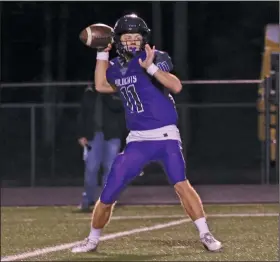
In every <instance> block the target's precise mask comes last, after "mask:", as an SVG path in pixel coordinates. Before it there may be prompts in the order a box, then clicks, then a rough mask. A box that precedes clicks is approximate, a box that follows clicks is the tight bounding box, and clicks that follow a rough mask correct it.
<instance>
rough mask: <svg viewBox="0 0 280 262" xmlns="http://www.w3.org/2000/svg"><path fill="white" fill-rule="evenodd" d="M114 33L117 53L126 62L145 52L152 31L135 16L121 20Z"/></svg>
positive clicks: (128, 16)
mask: <svg viewBox="0 0 280 262" xmlns="http://www.w3.org/2000/svg"><path fill="white" fill-rule="evenodd" d="M114 31H115V33H114V43H115V46H116V49H117V52H118V54H119V55H120V56H121V57H124V58H125V59H126V60H130V59H131V58H133V57H134V56H136V55H137V54H138V53H139V52H140V51H142V50H144V48H145V45H146V44H147V42H148V37H149V34H150V29H149V28H148V27H147V25H146V23H145V21H144V20H143V19H142V18H140V17H138V16H136V15H134V14H132V15H127V16H124V17H122V18H120V19H119V20H118V21H117V23H116V25H115V28H114ZM125 36H128V37H125ZM141 37H142V39H141V40H140V38H141Z"/></svg>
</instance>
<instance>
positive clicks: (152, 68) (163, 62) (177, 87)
mask: <svg viewBox="0 0 280 262" xmlns="http://www.w3.org/2000/svg"><path fill="white" fill-rule="evenodd" d="M145 51H146V59H145V60H144V61H142V60H141V59H139V63H140V65H141V66H142V67H143V68H145V69H146V70H147V73H148V74H150V75H152V76H154V77H155V78H156V79H157V80H158V81H159V82H160V83H161V84H162V85H164V86H165V87H166V88H168V89H169V90H170V91H171V92H172V93H174V94H177V93H179V92H180V91H181V90H182V84H181V81H180V80H179V79H178V78H177V77H176V76H175V75H173V74H171V73H169V71H171V69H172V67H173V65H172V62H171V59H170V58H169V56H168V55H167V53H163V52H162V53H160V54H159V57H161V59H159V61H158V62H156V63H157V64H158V65H159V66H157V65H156V64H154V60H155V47H153V48H151V47H150V46H149V45H148V44H147V45H146V46H145Z"/></svg>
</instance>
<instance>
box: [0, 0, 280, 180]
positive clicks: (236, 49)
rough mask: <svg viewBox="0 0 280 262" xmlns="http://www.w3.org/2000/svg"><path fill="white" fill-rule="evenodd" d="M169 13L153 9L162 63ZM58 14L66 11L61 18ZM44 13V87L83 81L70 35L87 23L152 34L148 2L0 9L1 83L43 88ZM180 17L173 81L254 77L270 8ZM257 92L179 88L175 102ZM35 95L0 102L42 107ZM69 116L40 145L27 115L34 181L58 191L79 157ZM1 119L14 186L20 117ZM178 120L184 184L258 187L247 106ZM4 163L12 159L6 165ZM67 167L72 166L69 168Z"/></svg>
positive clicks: (169, 40) (69, 94)
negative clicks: (180, 56)
mask: <svg viewBox="0 0 280 262" xmlns="http://www.w3.org/2000/svg"><path fill="white" fill-rule="evenodd" d="M65 6H66V7H65ZM174 6H175V2H161V12H162V21H158V23H161V24H162V39H163V44H162V49H163V50H164V51H167V52H168V53H169V54H170V56H171V57H173V56H174V50H173V49H174V39H173V32H174V28H176V25H175V24H174V22H173V20H174ZM47 10H48V11H47ZM62 10H64V11H65V10H67V11H66V13H65V14H64V15H62ZM46 12H48V14H49V15H50V21H49V26H50V28H49V30H51V31H50V32H51V39H50V40H49V41H50V42H49V43H50V45H51V52H50V54H49V59H50V60H49V61H50V63H51V72H50V74H49V75H48V79H49V80H51V81H58V80H59V81H63V80H65V81H76V80H82V81H87V80H89V79H92V77H91V72H92V70H93V69H94V66H95V50H93V49H90V48H87V47H85V46H84V45H83V44H82V43H81V42H80V40H79V37H78V36H79V33H80V31H81V30H82V29H84V28H85V27H86V26H88V25H89V24H93V23H97V22H102V23H105V24H108V25H110V26H113V25H114V23H115V22H116V20H117V19H118V18H119V17H120V16H122V15H125V14H127V13H130V12H135V13H137V14H138V15H139V16H141V17H142V18H143V19H145V20H146V22H147V24H148V26H149V27H150V28H151V29H152V30H153V28H152V26H153V23H152V16H153V13H152V2H80V1H79V2H64V3H61V2H45V3H41V2H37V3H36V2H32V3H31V2H29V3H28V2H2V23H1V81H2V82H32V81H36V82H38V81H44V80H46V75H45V71H44V66H45V60H44V48H45V46H46V41H47V40H46V32H47V29H46V26H45V25H46V21H45V19H46ZM187 14H188V15H187V23H188V27H187V31H186V34H187V46H186V48H187V52H186V57H184V59H185V60H186V61H187V62H186V63H187V67H186V73H185V74H184V76H181V75H179V76H180V77H181V79H182V80H187V79H259V78H260V71H261V62H262V52H263V50H264V33H265V31H264V30H265V26H266V25H267V24H268V23H277V24H278V23H279V3H278V2H269V1H267V2H189V3H188V11H187ZM63 20H64V25H65V26H66V27H65V28H66V34H65V36H66V48H65V52H66V53H65V57H66V59H65V64H64V65H63V69H64V70H65V71H64V70H62V71H61V68H60V67H61V61H60V52H61V49H60V47H59V36H60V34H61V28H62V25H63V22H62V21H63ZM152 42H153V39H152ZM176 52H180V50H176ZM45 59H46V58H45ZM175 67H176V64H175ZM181 71H182V70H181ZM257 87H258V86H257V85H250V86H246V85H219V86H215V85H211V86H186V87H185V88H186V89H187V90H188V92H187V93H188V95H187V96H184V95H185V93H183V95H181V96H179V97H178V98H177V101H179V103H196V104H198V105H201V104H203V103H210V102H212V103H214V102H223V103H229V102H248V103H255V102H256V99H257ZM83 88H84V87H58V88H56V94H55V101H59V102H64V103H77V102H79V101H80V99H81V96H82V92H83ZM43 94H44V91H43V88H42V87H36V88H33V87H32V88H3V89H2V90H1V96H0V99H1V101H0V103H30V102H36V103H42V102H43V98H44V95H43ZM77 110H78V109H77V108H74V109H65V110H64V111H63V113H62V114H61V115H60V118H59V120H57V121H56V132H55V141H54V142H52V143H51V145H46V144H45V143H43V142H42V133H43V131H42V130H41V128H42V127H41V126H42V125H41V122H42V117H41V115H42V109H36V121H37V122H36V129H37V130H36V143H37V144H36V150H37V151H36V152H37V153H36V155H37V158H36V176H37V177H38V181H39V180H40V179H42V181H43V179H45V178H48V179H49V178H50V177H51V180H52V183H51V184H59V183H62V182H58V181H60V180H59V179H60V178H61V177H64V178H67V179H68V178H71V179H73V180H74V179H78V178H79V179H82V176H83V174H82V161H81V156H80V153H81V152H80V151H79V148H78V146H77V145H76V137H75V118H76V113H77ZM1 111H2V113H0V117H1V122H2V125H1V143H0V144H1V149H0V153H1V156H4V155H5V156H6V157H7V158H5V157H4V158H2V157H1V158H2V161H3V159H4V161H3V164H1V170H0V172H1V173H3V174H4V176H5V178H6V179H7V180H16V179H17V180H18V179H19V174H18V173H19V172H20V173H21V176H22V177H21V178H22V179H21V178H20V179H19V180H21V181H23V182H22V183H28V179H29V176H30V175H29V172H30V164H29V163H30V156H29V152H30V138H29V136H30V135H29V132H30V110H29V109H11V108H4V109H1ZM179 111H180V110H179ZM58 113H59V112H58ZM58 113H57V114H58ZM60 113H61V112H60ZM188 114H189V117H190V122H188V123H189V124H188V126H187V129H188V130H189V131H188V132H189V142H188V150H187V153H188V163H189V176H190V179H191V180H193V182H194V183H259V182H260V144H259V142H258V140H257V110H256V108H255V107H251V108H216V109H215V108H214V109H196V108H195V109H191V110H189V111H188ZM180 115H181V111H180ZM181 121H182V120H181ZM183 121H184V120H183ZM19 123H21V124H20V125H19ZM19 130H20V132H19ZM66 137H67V139H66ZM8 140H9V142H7V141H8ZM11 141H12V142H11ZM69 144H70V146H69ZM15 152H17V153H16V154H15ZM5 159H6V161H5ZM8 159H9V161H10V159H13V163H10V162H9V161H8ZM69 159H70V161H69ZM70 162H73V165H69V164H68V163H70ZM4 163H5V164H4ZM15 163H17V164H15ZM241 170H242V172H241ZM244 170H245V172H243V171H244ZM153 172H156V171H153ZM210 173H212V174H210ZM218 173H219V174H218ZM213 174H214V175H213ZM215 174H218V175H216V176H215ZM157 179H158V180H157ZM151 180H153V182H151V183H157V182H155V181H161V182H158V183H165V182H166V181H165V178H164V177H163V176H162V175H159V177H156V176H155V179H152V178H151ZM26 181H27V182H26ZM55 181H56V182H55ZM79 181H80V180H79ZM162 181H164V182H162ZM38 183H39V182H38ZM42 183H47V182H42ZM136 183H137V181H136ZM139 183H143V182H141V181H140V182H139Z"/></svg>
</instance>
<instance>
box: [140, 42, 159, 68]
mask: <svg viewBox="0 0 280 262" xmlns="http://www.w3.org/2000/svg"><path fill="white" fill-rule="evenodd" d="M145 51H146V59H145V60H144V61H142V59H141V58H139V64H140V66H142V67H143V68H145V69H147V68H148V67H149V66H150V65H151V64H152V63H153V61H154V58H155V46H153V49H152V48H151V47H150V45H148V44H146V45H145Z"/></svg>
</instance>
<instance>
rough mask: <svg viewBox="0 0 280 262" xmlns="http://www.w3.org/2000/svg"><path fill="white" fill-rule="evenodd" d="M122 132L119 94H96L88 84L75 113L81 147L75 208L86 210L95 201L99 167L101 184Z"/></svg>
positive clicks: (121, 111)
mask: <svg viewBox="0 0 280 262" xmlns="http://www.w3.org/2000/svg"><path fill="white" fill-rule="evenodd" d="M125 131H126V128H125V116H124V108H123V105H122V102H121V99H120V98H119V96H118V95H117V94H100V93H98V92H96V91H95V90H94V88H93V86H92V85H88V86H87V88H86V90H85V92H84V95H83V98H82V102H81V109H80V113H79V116H78V142H79V144H80V145H81V146H82V147H83V149H84V153H83V159H84V163H85V173H84V192H83V193H82V200H81V203H80V205H79V210H81V211H89V210H90V206H91V205H94V204H95V202H96V201H97V199H98V197H99V192H98V173H99V169H100V167H101V166H102V170H103V177H102V185H103V186H104V184H105V183H106V180H107V176H108V173H109V171H110V169H111V166H112V164H113V161H114V159H115V157H116V156H117V154H118V153H119V151H120V148H121V140H122V137H124V135H125Z"/></svg>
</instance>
